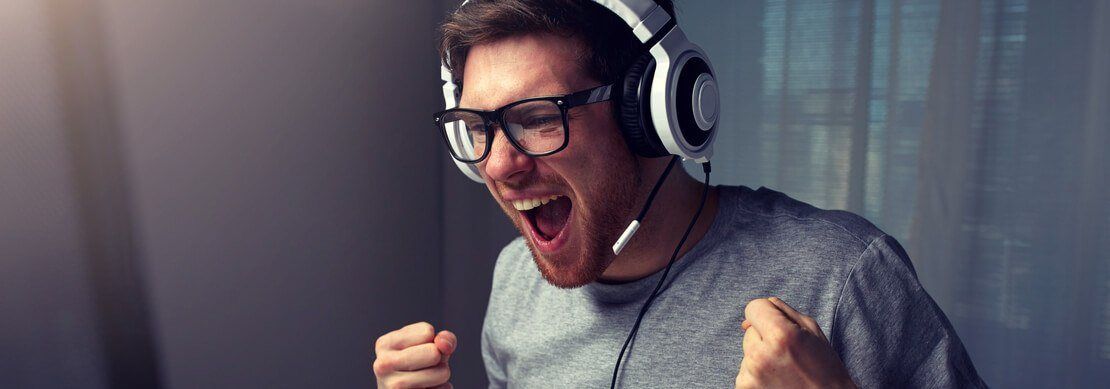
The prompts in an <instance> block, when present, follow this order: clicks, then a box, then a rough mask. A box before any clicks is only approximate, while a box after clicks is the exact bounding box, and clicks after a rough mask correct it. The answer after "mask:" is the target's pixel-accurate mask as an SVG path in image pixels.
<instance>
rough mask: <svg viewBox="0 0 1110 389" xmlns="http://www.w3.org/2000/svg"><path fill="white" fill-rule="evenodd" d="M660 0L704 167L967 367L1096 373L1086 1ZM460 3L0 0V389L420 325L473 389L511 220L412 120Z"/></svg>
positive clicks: (1091, 82)
mask: <svg viewBox="0 0 1110 389" xmlns="http://www.w3.org/2000/svg"><path fill="white" fill-rule="evenodd" d="M676 3H677V8H678V17H679V22H680V25H681V26H682V27H683V28H684V29H685V30H686V31H687V33H688V35H689V36H690V37H691V40H693V41H694V42H696V43H699V44H700V45H702V46H703V47H704V48H705V49H706V50H707V51H708V52H709V53H710V55H711V58H712V60H713V61H714V65H715V67H716V69H717V71H718V78H719V80H720V81H721V83H722V84H723V85H725V86H728V87H725V88H722V102H723V104H724V105H725V109H724V110H723V112H722V115H723V117H722V120H723V123H722V126H721V128H720V136H719V138H718V145H717V147H716V156H715V158H714V162H715V163H714V165H715V167H716V169H715V170H716V172H715V174H714V183H720V184H730V185H745V186H749V187H753V188H756V187H759V186H767V187H769V188H772V189H776V190H780V191H784V192H786V193H788V194H790V195H792V196H794V197H796V198H799V199H801V200H804V201H807V202H811V203H813V204H814V205H817V206H820V207H825V208H837V209H847V210H851V211H853V212H856V213H859V214H861V215H863V216H865V217H867V218H868V219H870V220H872V221H873V222H874V223H875V224H877V225H878V226H879V227H880V228H882V229H884V230H885V231H887V232H888V233H890V234H892V235H894V236H895V237H897V238H898V239H899V240H900V241H901V242H902V243H903V244H904V245H905V246H906V247H907V249H908V250H909V252H910V255H911V258H912V259H913V261H914V264H915V266H916V268H917V271H918V274H919V276H920V278H921V280H922V283H923V284H924V285H925V287H926V289H927V290H928V291H929V292H930V293H931V294H932V295H933V297H934V298H935V299H936V300H937V302H938V303H939V304H940V306H941V307H942V308H943V309H944V310H945V312H946V313H947V314H948V316H949V318H950V319H951V320H952V322H953V324H954V325H955V326H956V328H957V330H958V332H959V335H960V337H961V338H962V339H963V341H964V343H965V345H966V346H967V349H968V352H969V353H970V355H971V357H972V359H973V360H974V361H975V364H976V366H977V368H978V370H979V372H980V374H981V375H982V376H983V378H984V379H986V381H987V382H988V383H990V384H991V385H993V386H998V387H1045V386H1048V387H1060V386H1064V387H1092V386H1099V384H1100V383H1101V384H1105V383H1106V382H1110V254H1108V252H1110V190H1108V184H1107V181H1108V174H1107V170H1108V168H1110V163H1108V162H1110V161H1107V157H1106V156H1105V150H1107V149H1110V0H1068V1H1058V0H978V1H972V0H841V1H833V0H759V1H757V0H750V1H730V0H714V1H709V0H705V1H700V0H677V1H676ZM457 4H458V2H457V1H455V0H435V1H413V2H396V1H381V0H318V1H296V0H239V1H233V2H228V1H220V0H196V1H166V0H158V1H141V2H140V1H125V0H5V1H3V2H2V3H0V387H4V388H72V387H82V388H109V387H111V388H159V387H164V388H231V387H251V388H253V387H269V388H285V387H288V388H302V387H367V386H372V385H373V374H372V372H371V371H370V363H371V360H372V353H371V348H372V342H373V340H374V339H375V338H377V336H379V335H381V334H382V333H385V332H387V331H389V330H391V329H394V328H398V327H400V326H403V325H405V324H407V323H411V322H415V321H421V320H425V321H429V322H431V323H433V324H434V325H436V326H437V328H446V329H451V330H454V331H456V332H457V333H458V334H459V336H460V349H459V354H458V355H457V356H456V357H454V358H452V361H451V363H452V367H453V374H454V379H453V382H454V383H455V384H456V387H465V388H468V387H480V386H484V385H485V373H484V371H483V368H482V363H481V359H480V354H479V350H478V347H479V342H478V337H479V330H480V326H481V319H482V317H483V314H484V310H485V303H486V299H487V297H488V293H489V281H490V278H491V270H492V266H493V261H494V258H495V256H496V254H497V252H498V251H499V249H500V248H501V247H502V246H503V245H504V244H505V243H507V242H508V241H509V240H511V239H512V238H513V237H514V236H515V235H516V233H515V231H514V230H513V229H512V228H511V226H510V225H509V223H508V222H507V221H506V220H504V216H503V215H502V214H501V213H500V211H499V210H498V209H497V208H496V206H495V204H494V203H493V202H492V201H491V200H490V199H489V195H488V193H487V192H486V190H485V188H484V187H483V186H480V185H477V184H473V183H471V182H470V181H469V180H468V179H466V178H465V177H463V176H462V175H461V174H459V173H458V172H457V170H456V169H455V168H454V166H453V165H452V164H451V162H450V157H449V156H448V154H447V153H446V150H445V148H444V145H443V144H442V140H441V139H440V138H439V137H438V135H437V134H436V133H435V130H434V127H433V126H432V125H431V120H430V117H431V116H430V114H431V113H432V112H433V111H436V110H438V109H441V106H442V104H443V103H442V100H441V95H440V92H439V90H438V89H437V88H438V86H439V81H438V69H437V67H438V63H437V58H436V53H435V48H434V44H435V37H436V36H435V28H436V25H437V23H438V22H439V21H440V20H441V19H442V18H443V16H444V15H445V13H446V12H448V11H449V10H451V9H453V8H454V7H455V6H457ZM697 176H698V174H695V177H697Z"/></svg>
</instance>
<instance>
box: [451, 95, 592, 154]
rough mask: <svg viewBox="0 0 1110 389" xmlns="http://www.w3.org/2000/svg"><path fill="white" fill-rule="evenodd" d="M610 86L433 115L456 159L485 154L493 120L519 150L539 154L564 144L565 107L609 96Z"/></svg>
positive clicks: (590, 102) (553, 152)
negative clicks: (495, 106)
mask: <svg viewBox="0 0 1110 389" xmlns="http://www.w3.org/2000/svg"><path fill="white" fill-rule="evenodd" d="M612 88H613V84H608V85H602V86H599V87H595V88H590V89H586V90H583V91H578V92H574V93H570V94H566V95H562V96H549V97H533V98H529V99H524V100H520V101H517V102H514V103H509V104H507V105H505V106H503V107H501V108H498V109H496V110H493V111H480V110H475V109H467V108H452V109H448V110H446V111H440V112H436V113H435V114H434V115H433V118H434V119H435V123H436V127H437V128H439V133H440V134H441V135H443V140H445V141H447V148H448V149H449V150H451V156H452V157H454V158H455V159H456V160H458V161H459V162H465V163H478V162H481V161H482V160H483V159H485V158H486V156H487V155H489V150H490V147H489V145H490V143H492V141H493V134H494V131H495V130H494V129H493V127H492V126H493V124H497V125H498V126H499V127H501V132H503V133H505V135H506V138H507V139H508V140H509V143H511V144H512V145H513V147H515V148H516V149H517V150H519V151H520V152H521V153H524V154H525V155H528V156H532V157H543V156H547V155H551V154H555V153H557V152H559V151H562V150H563V149H564V148H566V147H567V141H568V140H569V139H570V135H569V132H568V126H567V110H569V109H571V108H574V107H577V106H581V105H586V104H593V103H597V102H601V101H608V100H611V97H610V92H611V90H612Z"/></svg>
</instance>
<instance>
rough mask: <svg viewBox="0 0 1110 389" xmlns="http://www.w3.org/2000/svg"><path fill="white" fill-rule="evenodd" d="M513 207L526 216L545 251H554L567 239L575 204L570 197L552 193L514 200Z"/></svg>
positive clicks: (539, 244)
mask: <svg viewBox="0 0 1110 389" xmlns="http://www.w3.org/2000/svg"><path fill="white" fill-rule="evenodd" d="M512 203H513V207H514V208H516V209H517V210H518V211H520V213H521V214H522V215H523V216H524V217H523V218H522V219H524V220H526V221H527V222H528V223H527V224H528V226H529V229H530V230H531V232H532V236H533V238H534V240H535V241H536V244H537V245H538V246H541V247H540V248H541V249H544V251H553V250H555V249H557V248H559V246H561V245H562V242H564V241H566V237H565V234H564V233H563V232H564V230H566V227H567V224H568V221H569V220H570V213H571V211H572V210H573V208H574V206H573V204H572V203H571V201H570V198H568V197H566V196H560V195H551V196H547V197H539V198H533V199H523V200H514V201H512Z"/></svg>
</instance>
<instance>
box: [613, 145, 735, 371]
mask: <svg viewBox="0 0 1110 389" xmlns="http://www.w3.org/2000/svg"><path fill="white" fill-rule="evenodd" d="M677 159H678V157H677V156H676V157H675V158H674V159H672V160H671V164H670V165H668V166H667V170H666V171H665V172H664V173H663V176H662V177H659V182H656V184H655V189H654V190H652V193H651V195H650V196H649V197H648V204H649V205H650V204H651V200H652V198H653V197H655V191H656V190H658V189H659V186H660V184H661V183H662V182H663V180H664V179H665V178H667V175H668V173H670V170H671V169H670V168H671V166H674V162H675V161H676V160H677ZM701 168H702V171H704V172H705V184H704V186H703V189H702V192H701V203H700V204H698V210H697V211H696V212H694V217H693V219H691V220H690V225H688V226H686V232H685V233H683V234H682V239H680V240H679V241H678V246H677V247H675V248H674V253H673V254H671V259H670V261H668V262H667V267H666V268H664V269H663V275H662V276H661V277H659V283H657V284H655V289H654V290H652V291H651V295H649V296H648V299H647V301H644V306H643V307H642V308H640V313H639V314H638V315H637V316H636V323H635V324H633V325H632V330H631V331H629V333H628V338H627V339H625V340H624V345H623V346H621V352H620V354H617V364H616V366H614V367H613V380H612V381H611V382H610V383H609V388H610V389H615V388H616V387H617V376H618V374H619V372H620V369H621V361H622V360H623V359H624V353H625V351H626V350H627V349H628V345H629V344H630V343H632V339H633V338H635V337H636V332H637V331H639V330H640V322H641V321H643V319H644V314H645V313H647V310H648V308H649V307H651V303H652V302H654V301H655V298H656V297H659V289H661V288H662V287H663V283H664V282H665V281H666V280H667V273H669V272H670V271H671V266H672V265H674V261H675V259H676V258H678V252H679V251H680V250H681V249H682V245H683V244H685V243H686V238H687V237H689V236H690V231H692V230H693V229H694V224H696V223H697V221H698V217H699V216H701V211H702V208H704V207H705V200H706V198H708V197H709V172H710V171H712V170H713V168H712V166H711V165H710V164H709V161H705V163H703V164H701ZM646 213H647V208H646V207H645V208H644V210H643V211H642V212H640V218H643V216H644V215H645V214H646Z"/></svg>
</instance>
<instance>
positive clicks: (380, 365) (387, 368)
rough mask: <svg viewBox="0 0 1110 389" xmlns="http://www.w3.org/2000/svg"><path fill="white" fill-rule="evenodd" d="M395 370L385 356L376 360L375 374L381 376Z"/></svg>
mask: <svg viewBox="0 0 1110 389" xmlns="http://www.w3.org/2000/svg"><path fill="white" fill-rule="evenodd" d="M392 371H393V366H391V363H390V362H389V361H388V360H387V359H386V358H384V357H378V359H375V360H374V375H376V376H378V377H381V376H384V375H386V374H389V373H390V372H392Z"/></svg>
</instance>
